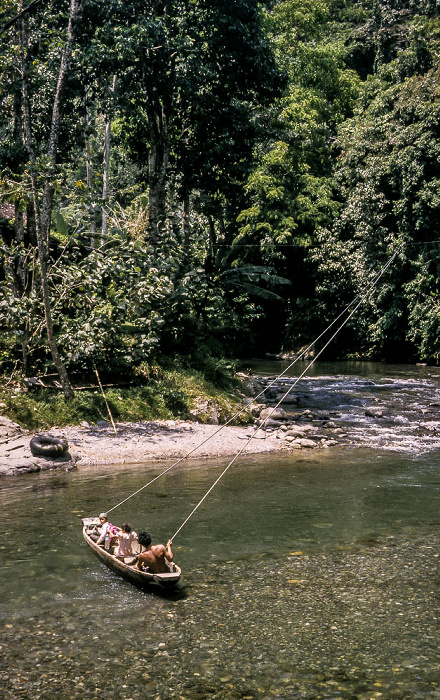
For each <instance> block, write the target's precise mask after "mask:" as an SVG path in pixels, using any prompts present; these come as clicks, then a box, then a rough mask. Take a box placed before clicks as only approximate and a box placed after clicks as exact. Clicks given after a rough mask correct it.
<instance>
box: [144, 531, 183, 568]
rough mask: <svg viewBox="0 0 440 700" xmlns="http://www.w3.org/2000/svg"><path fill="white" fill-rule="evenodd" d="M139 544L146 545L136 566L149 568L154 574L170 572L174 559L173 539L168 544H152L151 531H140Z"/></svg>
mask: <svg viewBox="0 0 440 700" xmlns="http://www.w3.org/2000/svg"><path fill="white" fill-rule="evenodd" d="M138 540H139V544H142V545H144V547H145V551H144V552H141V554H139V556H138V560H137V563H136V566H137V568H138V569H140V570H141V571H142V569H148V571H151V573H153V574H167V573H169V572H170V570H171V567H169V566H168V562H169V563H170V564H171V562H172V561H173V559H174V557H173V552H172V551H171V545H172V540H168V542H167V544H166V546H164V545H163V544H155V545H152V544H151V535H150V533H149V532H145V531H143V532H140V533H139V535H138Z"/></svg>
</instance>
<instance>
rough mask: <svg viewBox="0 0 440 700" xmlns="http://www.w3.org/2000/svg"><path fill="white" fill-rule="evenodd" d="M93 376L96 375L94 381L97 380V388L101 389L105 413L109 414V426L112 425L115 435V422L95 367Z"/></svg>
mask: <svg viewBox="0 0 440 700" xmlns="http://www.w3.org/2000/svg"><path fill="white" fill-rule="evenodd" d="M95 374H96V379H97V380H98V384H99V388H100V389H101V393H102V396H103V398H104V401H105V405H106V406H107V411H108V414H109V416H110V420H111V424H112V426H113V430H114V431H115V435H116V434H117V431H116V425H115V421H114V420H113V416H112V412H111V411H110V406H109V405H108V401H107V397H106V395H105V393H104V389H103V388H102V384H101V380H100V378H99V374H98V370H97V369H96V367H95Z"/></svg>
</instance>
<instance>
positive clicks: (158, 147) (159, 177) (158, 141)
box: [148, 102, 170, 243]
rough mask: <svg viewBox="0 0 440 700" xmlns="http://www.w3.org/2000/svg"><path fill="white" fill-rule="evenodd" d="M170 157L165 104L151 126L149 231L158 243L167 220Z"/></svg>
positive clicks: (156, 111)
mask: <svg viewBox="0 0 440 700" xmlns="http://www.w3.org/2000/svg"><path fill="white" fill-rule="evenodd" d="M169 156H170V146H169V142H168V122H167V116H166V114H165V109H164V105H163V102H161V103H160V104H158V105H157V107H156V109H155V114H154V117H153V119H152V120H151V125H150V152H149V158H148V170H149V195H150V196H149V212H148V230H149V234H150V238H151V241H152V242H153V243H155V242H157V240H158V237H159V235H160V232H161V230H163V228H164V225H165V219H166V175H167V168H168V161H169Z"/></svg>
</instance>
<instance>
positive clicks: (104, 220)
mask: <svg viewBox="0 0 440 700" xmlns="http://www.w3.org/2000/svg"><path fill="white" fill-rule="evenodd" d="M115 92H116V75H114V76H113V82H112V86H111V88H110V95H111V105H110V107H109V114H108V118H107V123H106V125H105V143H104V165H103V179H102V240H103V241H105V239H106V237H107V230H108V215H107V200H108V185H109V176H110V142H111V133H112V116H113V106H114V105H113V103H114V97H115Z"/></svg>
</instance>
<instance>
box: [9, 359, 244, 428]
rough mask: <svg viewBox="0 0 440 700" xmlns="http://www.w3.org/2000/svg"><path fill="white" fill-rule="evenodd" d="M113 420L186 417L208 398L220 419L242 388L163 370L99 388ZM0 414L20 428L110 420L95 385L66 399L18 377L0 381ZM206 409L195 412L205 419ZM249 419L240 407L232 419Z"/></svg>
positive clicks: (239, 401)
mask: <svg viewBox="0 0 440 700" xmlns="http://www.w3.org/2000/svg"><path fill="white" fill-rule="evenodd" d="M104 391H105V395H106V398H107V402H108V404H109V406H110V410H111V413H112V417H113V420H114V421H118V422H136V421H144V420H169V419H183V420H187V419H190V418H191V413H192V411H193V410H194V407H195V406H196V405H197V404H198V405H199V406H200V405H201V404H202V405H203V404H204V403H207V402H209V406H210V407H215V409H216V410H217V414H218V416H219V421H220V423H224V422H226V421H227V420H229V418H231V417H232V416H233V415H234V414H235V413H236V412H237V411H238V410H239V409H240V408H242V406H243V388H242V387H241V388H240V386H239V385H238V383H236V385H235V389H233V388H232V386H229V387H228V388H218V387H217V386H216V385H215V384H214V383H213V382H210V381H208V380H206V379H205V377H204V376H203V375H202V374H201V373H198V372H194V371H193V372H190V371H185V370H178V371H177V370H174V371H166V370H164V371H162V372H161V373H160V376H158V377H156V378H151V377H149V378H144V379H143V380H142V379H140V380H139V385H136V386H131V387H128V388H127V387H120V388H117V387H116V388H115V387H112V388H108V389H104ZM0 415H4V416H7V417H8V418H10V419H11V420H13V421H14V422H16V423H18V424H19V425H20V426H22V427H23V428H27V429H29V430H48V429H50V428H52V427H55V426H57V427H64V426H67V425H80V424H81V422H82V421H87V422H88V423H90V424H93V423H96V422H97V421H101V420H106V421H108V420H109V414H108V411H107V407H106V405H105V401H104V398H103V396H102V393H101V391H100V390H99V388H97V389H96V390H90V391H89V390H81V391H76V392H75V397H74V399H73V400H72V401H66V400H65V399H64V396H63V394H62V392H60V391H55V390H52V389H37V390H31V391H26V390H25V389H24V388H23V386H22V385H21V384H19V383H18V382H17V383H15V384H14V385H13V386H11V384H9V385H6V382H1V381H0ZM208 419H209V411H206V412H205V413H203V412H202V413H201V414H199V420H200V421H201V422H207V421H208ZM251 420H252V417H251V416H250V414H249V413H248V412H247V411H244V412H243V413H242V414H241V415H240V416H239V417H238V418H237V419H236V421H234V422H235V423H236V424H238V423H241V424H246V423H249V422H250V421H251Z"/></svg>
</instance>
